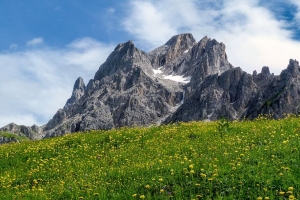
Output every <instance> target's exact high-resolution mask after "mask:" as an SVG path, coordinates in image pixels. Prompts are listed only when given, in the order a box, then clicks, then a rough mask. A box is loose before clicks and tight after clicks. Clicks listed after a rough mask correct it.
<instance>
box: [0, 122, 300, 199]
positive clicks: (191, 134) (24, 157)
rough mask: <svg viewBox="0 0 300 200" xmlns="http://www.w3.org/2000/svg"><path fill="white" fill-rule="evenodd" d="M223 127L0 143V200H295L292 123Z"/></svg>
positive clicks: (298, 172) (298, 162)
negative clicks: (223, 129)
mask: <svg viewBox="0 0 300 200" xmlns="http://www.w3.org/2000/svg"><path fill="white" fill-rule="evenodd" d="M227 128H228V127H227ZM227 128H226V132H222V134H220V131H222V130H220V127H218V122H189V123H177V124H171V125H164V126H153V127H149V128H121V129H116V130H110V131H91V132H85V133H76V134H69V135H66V136H63V137H57V138H51V139H45V140H40V141H23V142H21V143H15V144H5V145H2V146H0V199H22V200H23V199H30V200H32V199H118V200H119V199H124V200H125V199H126V200H128V199H189V200H190V199H230V200H232V199H249V200H250V199H289V200H291V199H300V118H295V117H287V118H286V119H282V120H268V119H266V118H263V117H262V118H260V119H257V120H253V121H242V122H232V123H231V124H230V126H229V128H228V129H227Z"/></svg>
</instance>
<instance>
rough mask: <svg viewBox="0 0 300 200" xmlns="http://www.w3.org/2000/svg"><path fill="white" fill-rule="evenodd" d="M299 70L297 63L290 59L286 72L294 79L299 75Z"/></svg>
mask: <svg viewBox="0 0 300 200" xmlns="http://www.w3.org/2000/svg"><path fill="white" fill-rule="evenodd" d="M299 70H300V68H299V62H298V61H297V60H293V59H290V62H289V65H288V67H287V71H288V72H289V73H291V74H292V76H293V77H294V78H295V77H297V76H298V75H299Z"/></svg>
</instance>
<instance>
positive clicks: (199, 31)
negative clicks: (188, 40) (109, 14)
mask: <svg viewBox="0 0 300 200" xmlns="http://www.w3.org/2000/svg"><path fill="white" fill-rule="evenodd" d="M291 1H294V2H296V0H291ZM297 2H298V1H297ZM298 4H299V3H298ZM128 8H129V10H128V15H127V17H126V18H125V19H124V23H123V27H124V29H125V30H126V31H127V32H129V33H130V34H132V35H133V36H134V37H135V38H136V43H137V44H138V45H139V46H141V47H142V48H146V50H151V49H152V48H154V47H157V46H159V45H162V44H164V43H165V42H166V41H167V40H168V39H169V38H170V37H171V36H173V35H175V34H179V33H183V32H191V33H192V34H193V35H194V37H195V38H196V39H197V40H200V39H201V38H202V37H204V36H206V35H207V36H208V37H211V38H215V39H217V40H218V41H219V42H223V43H224V44H225V45H226V47H227V50H226V51H227V55H228V59H229V62H231V63H232V64H233V65H234V66H240V67H241V68H242V69H243V70H245V71H247V72H249V73H252V71H253V70H257V71H259V72H260V70H261V68H262V67H263V66H269V67H270V70H271V72H274V73H275V74H279V73H280V72H281V70H282V69H284V68H286V66H287V64H288V63H289V59H298V60H300V55H299V52H300V42H299V41H295V40H293V39H292V35H293V33H292V32H291V31H289V30H286V27H287V22H285V21H279V20H277V19H276V17H275V15H274V13H272V12H271V11H270V10H268V9H267V8H266V7H263V6H262V5H260V4H259V1H258V0H243V1H241V0H226V1H223V0H219V1H213V0H203V1H201V2H200V1H196V0H185V1H177V0H165V1H157V0H145V1H137V0H132V1H131V5H130V6H129V7H128Z"/></svg>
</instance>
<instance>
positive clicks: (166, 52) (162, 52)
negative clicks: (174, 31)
mask: <svg viewBox="0 0 300 200" xmlns="http://www.w3.org/2000/svg"><path fill="white" fill-rule="evenodd" d="M195 44H196V40H195V39H194V37H193V35H192V34H190V33H185V34H180V35H175V36H173V37H172V38H171V39H170V40H168V42H166V43H165V45H163V46H160V47H158V48H156V49H154V50H153V51H150V52H149V53H148V56H149V58H150V60H151V64H152V66H153V68H154V69H158V68H160V67H162V66H165V65H167V64H168V63H170V62H171V61H173V60H174V59H175V58H177V57H178V56H179V55H181V54H183V53H187V52H188V51H189V49H190V48H192V47H193V46H194V45H195Z"/></svg>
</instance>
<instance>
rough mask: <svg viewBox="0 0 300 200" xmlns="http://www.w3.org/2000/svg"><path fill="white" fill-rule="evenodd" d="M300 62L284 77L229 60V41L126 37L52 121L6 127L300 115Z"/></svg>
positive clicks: (39, 131) (71, 128)
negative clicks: (151, 45) (148, 44)
mask: <svg viewBox="0 0 300 200" xmlns="http://www.w3.org/2000/svg"><path fill="white" fill-rule="evenodd" d="M299 94H300V75H299V63H298V61H296V60H290V62H289V65H288V67H287V68H286V69H285V70H283V71H282V73H281V74H280V75H278V76H275V75H273V74H271V73H270V71H269V68H268V67H263V68H262V71H261V73H257V72H256V71H254V72H253V74H252V75H251V74H248V73H246V72H244V71H243V70H242V69H241V68H239V67H236V68H235V67H233V66H232V65H231V64H230V63H229V62H228V59H227V55H226V52H225V45H224V44H223V43H220V42H218V41H217V40H215V39H210V38H208V37H204V38H202V39H201V40H200V41H199V42H196V40H195V39H194V37H193V36H192V34H189V33H188V34H180V35H176V36H173V37H172V38H171V39H170V40H169V41H167V42H166V43H165V44H164V45H162V46H160V47H158V48H156V49H154V50H152V51H150V52H148V53H145V52H143V51H141V50H139V49H138V48H136V46H135V45H134V43H133V42H132V41H128V42H126V43H122V44H119V45H118V46H117V47H116V48H115V49H114V51H113V52H112V53H111V54H110V55H109V56H108V58H107V60H106V61H105V62H104V63H103V64H102V65H101V66H100V67H99V70H98V71H97V72H96V74H95V76H94V78H93V79H91V80H90V81H89V82H88V84H87V85H86V84H85V83H84V81H83V79H82V78H80V77H79V78H78V79H77V80H76V82H75V84H74V88H73V93H72V96H71V97H70V98H69V99H68V100H67V102H66V105H65V106H64V108H62V109H59V110H58V111H57V113H56V114H55V115H54V116H53V118H52V119H51V120H50V121H49V122H48V123H47V124H45V125H44V126H41V127H38V126H35V125H34V126H32V127H26V126H18V125H16V124H13V123H12V124H9V125H7V126H5V127H3V128H1V129H0V130H5V131H8V132H11V133H15V134H18V135H22V136H26V137H28V138H30V139H41V138H45V137H55V136H60V135H64V134H66V133H70V132H77V131H85V130H94V129H112V128H118V127H123V126H150V125H153V124H161V123H171V122H177V121H191V120H217V119H220V118H221V117H226V118H230V119H232V120H234V119H243V118H248V119H254V118H256V117H258V116H259V115H260V114H268V115H270V116H272V117H274V118H276V119H277V118H282V117H284V115H285V114H289V113H294V114H298V107H299V105H300V101H299Z"/></svg>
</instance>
